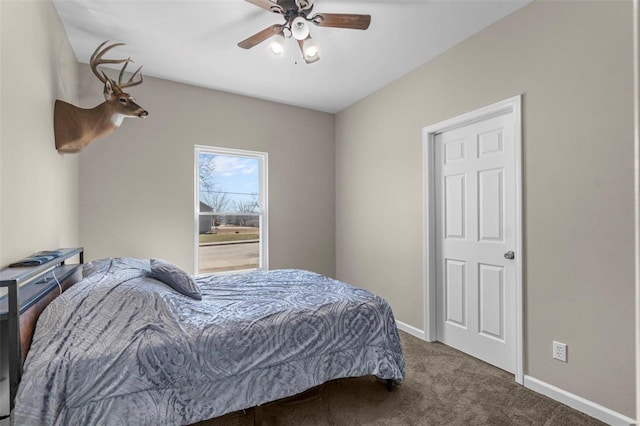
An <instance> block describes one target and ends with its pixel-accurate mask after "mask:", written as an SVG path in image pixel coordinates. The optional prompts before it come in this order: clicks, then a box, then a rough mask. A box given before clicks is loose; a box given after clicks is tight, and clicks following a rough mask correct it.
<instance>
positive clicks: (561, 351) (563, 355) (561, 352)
mask: <svg viewBox="0 0 640 426" xmlns="http://www.w3.org/2000/svg"><path fill="white" fill-rule="evenodd" d="M553 359H557V360H558V361H562V362H567V345H566V344H564V343H560V342H556V341H554V342H553Z"/></svg>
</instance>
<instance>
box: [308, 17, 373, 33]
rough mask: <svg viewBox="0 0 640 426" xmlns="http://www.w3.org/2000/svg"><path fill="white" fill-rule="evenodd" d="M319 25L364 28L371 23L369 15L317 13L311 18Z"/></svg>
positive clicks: (354, 28)
mask: <svg viewBox="0 0 640 426" xmlns="http://www.w3.org/2000/svg"><path fill="white" fill-rule="evenodd" d="M311 21H313V23H314V24H316V25H318V26H320V27H333V28H349V29H353V30H366V29H367V28H369V24H370V23H371V15H355V14H348V13H318V14H317V15H315V16H314V17H313V18H311Z"/></svg>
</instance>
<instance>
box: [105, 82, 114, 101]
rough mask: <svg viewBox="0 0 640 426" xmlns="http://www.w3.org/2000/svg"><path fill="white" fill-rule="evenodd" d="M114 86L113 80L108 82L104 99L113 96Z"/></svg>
mask: <svg viewBox="0 0 640 426" xmlns="http://www.w3.org/2000/svg"><path fill="white" fill-rule="evenodd" d="M113 92H114V90H113V86H112V85H111V80H107V81H105V83H104V97H105V98H106V99H109V97H110V96H112V95H113Z"/></svg>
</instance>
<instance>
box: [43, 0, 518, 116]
mask: <svg viewBox="0 0 640 426" xmlns="http://www.w3.org/2000/svg"><path fill="white" fill-rule="evenodd" d="M529 1H531V0H498V1H488V0H470V1H460V0H438V1H434V0H369V1H365V0H343V1H340V0H316V1H315V6H314V10H313V14H315V13H320V12H328V13H360V14H370V15H371V26H370V27H369V29H368V30H366V31H360V30H349V29H340V28H326V27H324V28H323V27H316V26H312V28H311V34H312V36H313V38H314V40H315V41H316V43H317V44H318V45H319V47H320V58H321V59H320V61H318V62H316V63H314V64H309V65H307V64H305V63H304V61H303V60H302V58H301V54H300V51H299V48H298V46H297V44H296V43H295V40H293V39H287V40H286V42H285V48H286V52H285V54H284V56H282V57H276V56H274V55H272V54H271V53H270V52H269V51H268V42H263V43H261V44H259V45H257V46H256V47H254V48H252V49H250V50H244V49H241V48H239V47H237V43H238V42H239V41H241V40H243V39H245V38H247V37H249V36H250V35H252V34H254V33H256V32H258V31H260V30H262V29H264V28H266V27H268V26H270V25H272V24H275V23H278V24H280V23H284V19H283V18H282V17H281V16H280V15H277V14H274V13H270V12H267V11H265V10H263V9H260V8H258V7H256V6H254V5H252V4H250V3H247V2H245V1H243V0H197V1H186V0H129V1H122V0H54V4H55V6H56V9H57V10H58V13H59V15H60V18H61V19H62V22H63V24H64V27H65V30H66V32H67V35H68V37H69V40H70V42H71V46H72V47H73V50H74V51H75V54H76V56H77V58H78V60H79V61H80V62H84V63H88V62H89V56H90V55H91V53H92V52H93V50H94V49H95V48H96V47H97V46H98V45H99V44H100V43H101V42H103V41H105V40H112V41H121V42H125V43H127V45H126V46H121V47H117V48H115V49H114V50H113V51H111V52H109V54H107V55H106V56H105V57H108V58H125V57H127V56H131V58H133V59H134V61H135V62H136V64H138V66H139V65H144V68H143V74H144V75H149V76H154V77H159V78H164V79H167V80H173V81H178V82H182V83H188V84H193V85H197V86H202V87H207V88H212V89H218V90H223V91H226V92H232V93H238V94H242V95H248V96H253V97H257V98H261V99H267V100H272V101H276V102H281V103H286V104H290V105H295V106H301V107H306V108H311V109H314V110H319V111H325V112H330V113H335V112H338V111H341V110H343V109H344V108H346V107H348V106H349V105H351V104H353V103H354V102H356V101H358V100H360V99H362V98H364V97H365V96H367V95H369V94H371V93H373V92H375V91H376V90H378V89H380V88H381V87H383V86H385V85H387V84H388V83H390V82H392V81H394V80H396V79H398V78H399V77H401V76H402V75H404V74H406V73H408V72H409V71H411V70H413V69H414V68H416V67H417V66H419V65H421V64H423V63H425V62H426V61H428V60H430V59H432V58H434V57H435V56H437V55H439V54H440V53H442V52H444V51H445V50H447V49H449V48H451V47H452V46H454V45H455V44H457V43H459V42H461V41H462V40H464V39H466V38H468V37H469V36H471V35H473V34H475V33H476V32H478V31H480V30H482V29H483V28H486V27H487V26H489V25H491V24H492V23H494V22H496V21H498V20H500V19H501V18H503V17H505V16H506V15H508V14H510V13H512V12H514V11H515V10H517V9H519V8H520V7H522V6H524V5H525V4H527V3H528V2H529ZM130 68H133V67H130ZM133 69H135V68H133ZM131 92H132V93H134V94H135V88H134V89H132V90H131Z"/></svg>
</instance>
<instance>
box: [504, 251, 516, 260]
mask: <svg viewBox="0 0 640 426" xmlns="http://www.w3.org/2000/svg"><path fill="white" fill-rule="evenodd" d="M515 257H516V254H515V253H514V252H512V251H508V252H506V253H505V254H504V258H505V259H513V258H515Z"/></svg>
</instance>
